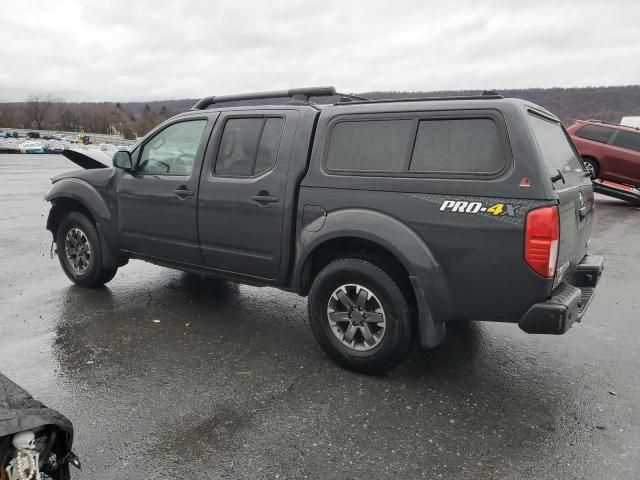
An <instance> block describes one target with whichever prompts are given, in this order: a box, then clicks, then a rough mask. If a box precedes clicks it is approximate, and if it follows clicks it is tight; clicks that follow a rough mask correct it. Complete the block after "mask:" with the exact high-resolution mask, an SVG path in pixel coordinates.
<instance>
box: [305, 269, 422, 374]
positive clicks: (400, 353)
mask: <svg viewBox="0 0 640 480" xmlns="http://www.w3.org/2000/svg"><path fill="white" fill-rule="evenodd" d="M309 318H310V321H311V326H312V329H313V333H314V335H315V337H316V339H317V340H318V343H319V344H320V346H321V347H322V349H323V350H324V352H325V353H326V354H327V355H328V356H329V357H331V358H332V359H333V360H334V361H335V362H336V363H338V364H339V365H341V366H343V367H346V368H349V369H351V370H355V371H358V372H362V373H367V374H381V373H384V372H386V371H388V370H390V369H392V368H394V367H395V366H397V365H398V364H399V363H401V362H402V361H403V360H404V359H405V358H406V356H407V354H408V352H409V350H410V348H411V344H412V338H413V329H412V318H411V310H410V308H409V305H408V303H407V299H406V298H405V296H404V295H403V293H402V291H401V290H400V287H399V286H398V283H397V282H396V281H395V280H394V279H393V278H392V277H391V276H390V275H389V274H388V273H387V272H385V271H384V270H382V269H380V268H379V267H377V266H376V265H374V264H373V263H371V262H369V261H367V260H362V259H355V258H347V259H340V260H335V261H333V262H331V263H330V264H329V265H327V266H326V267H325V268H324V269H323V270H322V271H321V272H320V273H319V274H318V275H317V276H316V278H315V280H314V282H313V285H312V286H311V291H310V292H309Z"/></svg>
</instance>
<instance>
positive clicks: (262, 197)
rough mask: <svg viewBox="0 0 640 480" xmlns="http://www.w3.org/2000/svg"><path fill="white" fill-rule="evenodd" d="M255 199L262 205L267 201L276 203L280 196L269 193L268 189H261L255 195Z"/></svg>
mask: <svg viewBox="0 0 640 480" xmlns="http://www.w3.org/2000/svg"><path fill="white" fill-rule="evenodd" d="M253 200H254V201H256V202H258V203H259V204H261V205H266V204H267V203H275V202H277V201H278V197H274V196H273V195H269V192H267V191H264V190H262V191H260V192H258V194H257V195H254V196H253Z"/></svg>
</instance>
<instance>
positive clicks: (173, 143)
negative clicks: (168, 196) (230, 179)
mask: <svg viewBox="0 0 640 480" xmlns="http://www.w3.org/2000/svg"><path fill="white" fill-rule="evenodd" d="M206 124H207V121H206V120H193V121H188V122H180V123H174V124H173V125H170V126H168V127H167V128H165V129H164V130H162V131H160V132H159V133H158V134H157V135H156V136H154V137H153V138H152V139H151V140H150V141H148V142H147V143H146V144H145V145H144V146H143V147H142V153H141V155H140V161H139V163H138V171H139V172H142V173H149V174H154V175H180V176H189V175H191V169H192V168H193V160H194V159H195V156H196V152H197V150H198V146H199V145H200V140H201V138H202V132H203V131H204V127H205V125H206Z"/></svg>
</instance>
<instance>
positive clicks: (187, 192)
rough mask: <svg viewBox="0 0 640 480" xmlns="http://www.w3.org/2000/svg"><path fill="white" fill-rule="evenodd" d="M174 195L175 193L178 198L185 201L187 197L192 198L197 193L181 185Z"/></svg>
mask: <svg viewBox="0 0 640 480" xmlns="http://www.w3.org/2000/svg"><path fill="white" fill-rule="evenodd" d="M173 193H175V194H176V195H177V196H178V197H180V198H181V199H182V200H184V199H185V198H187V197H190V196H191V195H193V194H194V193H195V192H194V191H193V190H187V186H186V185H180V186H179V187H178V188H176V189H175V190H174V191H173Z"/></svg>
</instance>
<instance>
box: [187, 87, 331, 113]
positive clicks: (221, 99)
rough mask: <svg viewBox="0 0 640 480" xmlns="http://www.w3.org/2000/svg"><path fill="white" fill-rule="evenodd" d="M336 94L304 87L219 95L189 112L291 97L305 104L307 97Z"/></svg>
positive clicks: (200, 103) (205, 99) (329, 89)
mask: <svg viewBox="0 0 640 480" xmlns="http://www.w3.org/2000/svg"><path fill="white" fill-rule="evenodd" d="M335 94H336V89H335V87H305V88H290V89H289V90H274V91H271V92H255V93H240V94H237V95H219V96H217V97H216V96H212V97H204V98H202V99H200V100H199V101H198V102H197V103H196V104H195V105H194V106H193V107H191V110H204V109H206V108H208V107H209V106H211V105H214V104H217V103H225V102H239V101H243V100H262V99H267V98H287V97H291V100H292V101H294V102H301V103H307V102H309V97H332V96H334V95H335Z"/></svg>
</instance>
